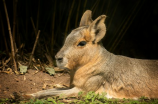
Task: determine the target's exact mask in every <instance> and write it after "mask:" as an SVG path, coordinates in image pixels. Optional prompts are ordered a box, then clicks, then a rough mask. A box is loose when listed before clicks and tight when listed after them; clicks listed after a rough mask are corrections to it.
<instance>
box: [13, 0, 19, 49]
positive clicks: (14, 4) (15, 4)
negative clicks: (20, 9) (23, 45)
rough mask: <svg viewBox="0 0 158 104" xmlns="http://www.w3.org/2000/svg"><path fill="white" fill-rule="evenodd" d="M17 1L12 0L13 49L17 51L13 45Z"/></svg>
mask: <svg viewBox="0 0 158 104" xmlns="http://www.w3.org/2000/svg"><path fill="white" fill-rule="evenodd" d="M17 2H18V0H13V42H14V49H15V50H17V47H16V44H15V29H16V8H17Z"/></svg>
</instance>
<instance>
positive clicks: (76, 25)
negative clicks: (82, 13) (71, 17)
mask: <svg viewBox="0 0 158 104" xmlns="http://www.w3.org/2000/svg"><path fill="white" fill-rule="evenodd" d="M78 2H79V4H78V8H77V14H76V20H75V27H78V16H79V10H80V5H81V0H78Z"/></svg>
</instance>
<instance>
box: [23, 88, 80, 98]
mask: <svg viewBox="0 0 158 104" xmlns="http://www.w3.org/2000/svg"><path fill="white" fill-rule="evenodd" d="M80 91H81V90H80V89H79V88H76V87H74V88H71V89H55V88H54V89H48V90H42V91H39V92H36V93H32V94H26V95H23V99H32V98H35V99H36V98H43V97H47V96H60V95H62V96H64V97H69V96H77V95H78V93H79V92H80Z"/></svg>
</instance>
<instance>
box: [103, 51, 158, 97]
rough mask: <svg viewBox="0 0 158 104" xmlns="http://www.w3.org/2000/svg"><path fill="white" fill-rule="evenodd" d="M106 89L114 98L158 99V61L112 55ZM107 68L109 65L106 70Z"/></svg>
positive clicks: (106, 76)
mask: <svg viewBox="0 0 158 104" xmlns="http://www.w3.org/2000/svg"><path fill="white" fill-rule="evenodd" d="M109 61H111V62H109V66H110V71H109V73H106V75H105V80H106V82H107V83H108V84H107V86H106V85H105V86H106V88H107V89H108V91H107V93H108V94H109V97H114V98H134V99H135V98H139V97H142V96H145V97H148V98H158V61H157V60H144V59H134V58H129V57H125V56H120V55H113V54H112V55H111V59H109ZM106 68H107V65H106V67H105V69H106Z"/></svg>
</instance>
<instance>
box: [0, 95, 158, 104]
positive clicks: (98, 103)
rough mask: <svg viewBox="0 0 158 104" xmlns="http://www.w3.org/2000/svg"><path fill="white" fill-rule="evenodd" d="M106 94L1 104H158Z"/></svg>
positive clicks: (8, 101) (157, 101) (147, 100)
mask: <svg viewBox="0 0 158 104" xmlns="http://www.w3.org/2000/svg"><path fill="white" fill-rule="evenodd" d="M105 95H106V94H105V93H103V94H101V95H99V94H95V93H94V92H89V93H87V94H86V95H84V94H83V93H82V92H79V94H78V97H69V98H62V97H48V98H45V99H36V100H35V99H30V100H29V101H14V100H11V99H1V100H0V104H5V103H20V104H158V99H148V98H146V97H141V98H140V99H138V100H131V99H121V100H120V99H107V98H106V97H105Z"/></svg>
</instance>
